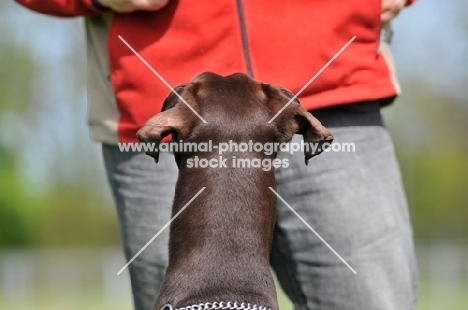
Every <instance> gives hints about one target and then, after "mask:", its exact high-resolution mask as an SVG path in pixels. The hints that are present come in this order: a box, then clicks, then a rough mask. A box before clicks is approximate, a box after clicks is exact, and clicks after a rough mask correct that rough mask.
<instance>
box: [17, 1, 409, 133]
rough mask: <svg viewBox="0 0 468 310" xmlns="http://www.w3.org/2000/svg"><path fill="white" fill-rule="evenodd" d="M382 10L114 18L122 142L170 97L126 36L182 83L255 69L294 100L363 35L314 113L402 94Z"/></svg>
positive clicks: (182, 4) (315, 86)
mask: <svg viewBox="0 0 468 310" xmlns="http://www.w3.org/2000/svg"><path fill="white" fill-rule="evenodd" d="M16 1H17V2H19V3H21V4H22V5H24V6H26V7H28V8H30V9H32V10H35V11H37V12H41V13H44V14H50V15H55V16H91V15H96V14H100V13H102V12H100V11H99V10H98V9H97V8H95V7H94V6H93V4H92V2H91V0H16ZM409 2H413V1H409ZM380 13H381V0H346V1H343V0H295V1H291V2H285V1H282V0H269V1H260V0H243V1H242V0H237V1H236V0H216V1H206V2H201V1H190V0H170V1H169V4H168V5H167V6H166V7H165V8H163V9H162V10H160V11H156V12H135V13H130V14H114V15H113V18H112V22H111V24H110V30H109V33H108V42H107V44H108V51H109V55H108V56H109V58H108V59H109V62H110V76H111V82H112V86H113V90H114V94H115V98H116V103H117V108H118V112H119V119H118V125H117V134H118V140H119V141H136V139H135V132H136V130H137V129H139V128H140V127H141V126H142V125H143V124H144V123H145V122H146V120H147V119H148V118H149V117H151V116H153V115H154V114H155V113H157V112H158V111H160V109H161V105H162V102H163V100H164V98H165V97H166V96H167V94H168V93H169V89H168V88H167V87H166V86H165V85H164V84H163V83H162V82H161V81H160V80H159V79H158V78H157V77H156V76H155V75H154V74H153V72H151V71H150V70H149V69H148V68H147V67H146V66H145V65H144V64H143V63H142V61H141V60H140V59H138V58H137V56H136V55H134V53H133V52H132V51H131V50H130V49H129V48H128V47H127V46H125V45H124V43H123V42H122V41H121V40H120V39H119V38H118V36H119V35H120V36H122V37H123V38H124V39H125V40H126V41H127V42H128V43H129V44H130V45H131V46H132V47H133V48H134V49H135V50H137V51H138V52H139V53H140V55H141V56H142V57H143V58H144V59H145V60H146V61H147V62H148V63H149V64H150V65H151V66H152V67H153V68H154V69H155V70H156V71H157V72H158V73H159V74H160V75H161V76H163V77H164V78H165V79H166V81H167V82H168V83H169V84H170V85H172V86H175V85H177V84H182V83H186V82H188V81H189V80H190V79H191V78H192V77H193V76H194V75H196V74H197V73H200V72H203V71H213V72H216V73H218V74H221V75H228V74H231V73H234V72H246V73H247V72H250V73H251V75H252V76H253V78H255V79H257V80H261V81H263V82H266V83H273V84H277V85H280V86H282V87H286V88H288V89H290V90H291V91H292V92H293V93H296V92H298V91H299V90H300V89H301V88H302V87H303V86H304V85H305V84H306V83H307V82H308V81H309V80H310V79H311V78H312V77H313V76H314V75H315V74H316V73H317V72H318V71H319V70H320V69H321V68H322V67H323V66H324V65H325V64H326V63H327V62H328V61H329V60H330V59H331V58H332V57H333V56H335V54H336V53H337V52H338V51H339V50H340V49H341V48H342V47H343V46H344V45H345V44H346V43H347V42H348V41H349V40H350V39H351V38H352V37H353V36H356V39H355V40H354V41H353V42H352V43H351V44H350V45H349V47H348V48H346V49H345V50H344V51H343V53H342V54H341V55H339V56H338V57H337V58H336V59H335V60H334V61H333V62H332V63H331V64H330V66H329V67H328V68H326V69H325V70H324V71H323V72H322V73H321V74H320V75H319V76H318V77H317V78H316V79H315V80H314V81H313V82H312V83H311V84H310V85H309V87H308V88H306V89H305V90H304V91H303V92H302V93H301V95H300V97H299V98H300V100H301V103H302V104H303V105H304V106H305V107H306V108H307V109H308V110H313V109H317V108H322V107H329V106H333V105H341V104H349V103H353V102H359V101H364V100H374V99H381V98H391V97H394V96H395V95H396V94H397V92H398V86H397V85H396V82H395V78H394V76H392V71H393V70H392V68H391V65H390V63H389V59H388V58H387V57H386V56H385V55H384V54H380V55H378V54H377V52H376V51H377V47H378V44H379V43H378V42H379V34H380V27H381V22H380Z"/></svg>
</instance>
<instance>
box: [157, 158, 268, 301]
mask: <svg viewBox="0 0 468 310" xmlns="http://www.w3.org/2000/svg"><path fill="white" fill-rule="evenodd" d="M215 156H217V155H216V154H205V155H202V157H203V158H207V159H211V158H214V157H215ZM234 156H235V157H236V158H240V157H244V158H249V159H252V158H253V157H256V156H257V157H258V156H259V155H258V154H251V153H240V154H239V153H228V154H224V156H223V157H225V158H227V159H228V161H229V160H231V159H232V158H233V157H234ZM187 159H188V158H182V160H181V164H180V170H179V177H178V180H177V184H176V190H175V198H174V203H173V208H172V213H173V216H174V215H175V214H177V213H178V212H179V211H180V210H181V209H182V208H183V207H184V206H185V205H186V204H187V203H188V202H189V201H190V199H192V198H193V197H194V196H195V195H196V194H197V193H198V192H199V191H200V190H201V189H202V188H203V187H205V190H204V191H203V192H202V193H201V194H200V195H199V196H198V197H197V198H196V199H195V200H194V201H193V202H192V203H191V204H190V205H188V206H187V208H186V209H185V210H184V211H183V212H182V213H181V214H180V215H179V216H178V217H177V219H176V220H174V221H173V222H172V224H171V231H170V240H169V267H168V270H167V274H166V278H165V280H164V283H163V286H162V289H161V292H160V296H159V297H158V300H157V302H156V304H155V307H154V309H159V308H158V307H161V306H162V305H164V304H167V303H170V304H172V306H173V307H183V306H186V305H189V304H197V303H202V302H214V301H226V302H227V301H230V302H239V303H242V302H245V303H251V304H257V305H261V306H265V307H269V308H271V309H277V305H276V303H277V302H276V291H275V285H274V281H273V278H272V274H271V271H270V265H269V255H270V250H271V242H272V236H273V229H274V225H275V218H276V196H274V194H272V192H271V191H270V190H269V189H268V187H273V188H276V182H275V175H274V171H273V170H270V171H264V170H263V169H261V168H238V167H233V165H228V166H227V167H224V168H205V169H204V168H200V167H198V168H195V167H192V168H189V167H188V166H187V164H186V163H187Z"/></svg>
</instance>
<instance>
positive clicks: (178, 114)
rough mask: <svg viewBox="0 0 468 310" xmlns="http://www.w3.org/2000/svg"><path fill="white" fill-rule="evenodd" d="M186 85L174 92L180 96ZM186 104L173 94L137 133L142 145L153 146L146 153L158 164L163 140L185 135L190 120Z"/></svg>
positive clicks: (178, 87)
mask: <svg viewBox="0 0 468 310" xmlns="http://www.w3.org/2000/svg"><path fill="white" fill-rule="evenodd" d="M185 86H186V85H179V86H177V87H176V88H175V89H174V90H175V91H176V92H177V93H178V94H179V95H180V94H181V93H182V92H183V89H184V87H185ZM184 107H185V104H184V103H183V102H182V101H181V100H180V98H179V97H178V96H177V95H176V94H174V92H171V93H170V94H169V95H168V96H167V98H166V99H165V100H164V104H163V107H162V109H161V112H160V113H158V114H156V115H155V116H153V117H152V118H150V119H149V120H148V121H147V122H146V124H145V125H144V126H143V127H142V128H140V130H138V132H137V137H138V141H139V142H140V143H148V144H153V146H154V148H153V151H146V154H147V155H149V156H151V157H153V158H154V161H155V162H156V163H157V162H158V161H159V151H158V149H159V145H160V143H161V140H162V139H163V138H164V137H166V136H168V135H170V134H173V135H179V134H181V133H183V132H184V131H185V130H184V129H185V127H186V124H187V121H188V120H189V119H190V118H187V117H185V116H186V109H184Z"/></svg>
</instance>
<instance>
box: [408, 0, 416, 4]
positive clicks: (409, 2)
mask: <svg viewBox="0 0 468 310" xmlns="http://www.w3.org/2000/svg"><path fill="white" fill-rule="evenodd" d="M415 2H416V0H406V5H411V4H413V3H415Z"/></svg>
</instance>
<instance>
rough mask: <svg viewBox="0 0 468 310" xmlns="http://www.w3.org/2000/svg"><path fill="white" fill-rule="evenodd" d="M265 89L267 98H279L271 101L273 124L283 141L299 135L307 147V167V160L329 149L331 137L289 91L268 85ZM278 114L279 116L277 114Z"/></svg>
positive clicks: (305, 150) (305, 149)
mask: <svg viewBox="0 0 468 310" xmlns="http://www.w3.org/2000/svg"><path fill="white" fill-rule="evenodd" d="M275 88H276V89H275ZM267 89H268V91H266V94H267V96H268V97H270V98H280V99H279V100H273V102H274V104H273V107H272V111H271V112H272V113H275V114H274V115H275V116H276V118H275V124H276V127H277V128H278V131H279V132H280V133H282V134H283V136H284V139H286V140H287V141H290V140H291V139H292V136H293V135H294V134H301V135H302V136H303V138H304V143H305V144H308V145H309V147H308V148H307V147H305V148H304V157H305V164H306V165H307V164H308V163H309V159H311V158H312V157H314V156H317V155H319V154H320V153H322V152H323V151H324V148H325V149H326V148H328V147H330V144H331V143H332V142H333V135H332V134H331V133H330V131H329V130H328V129H327V128H325V127H324V126H323V125H322V124H321V123H320V121H319V120H318V119H316V118H315V117H314V116H313V115H312V114H311V113H310V112H308V111H307V110H306V109H304V107H302V106H301V104H300V102H299V100H298V99H297V98H296V97H295V96H294V95H293V94H292V93H291V92H290V91H289V90H287V89H284V88H280V87H272V85H269V87H268V88H267ZM278 92H279V94H278ZM286 105H287V106H286ZM285 106H286V107H285ZM283 108H284V109H283ZM279 111H281V112H279ZM278 112H279V114H277V113H278ZM311 145H313V147H311Z"/></svg>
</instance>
